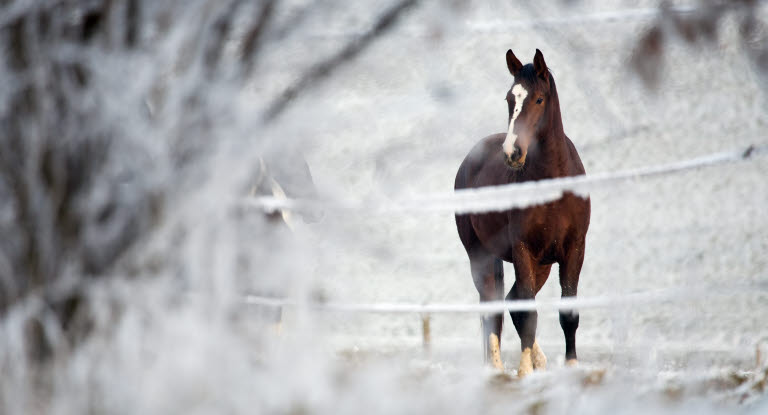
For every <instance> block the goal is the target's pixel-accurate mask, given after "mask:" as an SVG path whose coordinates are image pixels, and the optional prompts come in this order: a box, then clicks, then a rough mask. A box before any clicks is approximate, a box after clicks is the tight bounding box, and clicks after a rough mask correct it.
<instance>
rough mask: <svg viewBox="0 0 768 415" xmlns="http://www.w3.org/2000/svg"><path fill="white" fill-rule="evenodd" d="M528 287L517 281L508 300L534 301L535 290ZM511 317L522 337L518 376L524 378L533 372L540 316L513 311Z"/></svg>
mask: <svg viewBox="0 0 768 415" xmlns="http://www.w3.org/2000/svg"><path fill="white" fill-rule="evenodd" d="M515 269H517V267H515ZM526 285H527V284H521V283H520V280H518V281H516V282H515V284H514V285H513V286H512V289H511V290H510V291H509V294H507V300H508V301H515V300H532V299H533V298H534V292H533V288H532V287H530V288H529V287H526ZM509 315H510V316H511V317H512V323H514V325H515V329H516V330H517V335H518V336H520V349H521V350H522V352H521V354H520V366H519V368H518V369H517V375H518V376H519V377H523V376H526V375H528V374H530V373H531V372H533V345H534V343H535V342H536V325H537V322H538V318H539V314H538V312H536V311H511V312H510V313H509Z"/></svg>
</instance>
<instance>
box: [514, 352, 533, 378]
mask: <svg viewBox="0 0 768 415" xmlns="http://www.w3.org/2000/svg"><path fill="white" fill-rule="evenodd" d="M531 373H533V362H532V361H531V349H530V348H527V349H525V350H523V352H522V353H521V354H520V367H519V368H518V369H517V377H519V378H523V377H525V376H528V375H530V374H531Z"/></svg>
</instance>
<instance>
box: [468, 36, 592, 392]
mask: <svg viewBox="0 0 768 415" xmlns="http://www.w3.org/2000/svg"><path fill="white" fill-rule="evenodd" d="M506 60H507V68H508V69H509V72H510V74H512V76H513V77H514V81H513V83H512V86H511V87H510V89H509V91H508V92H507V96H506V101H507V105H508V110H509V117H508V119H507V132H506V133H499V134H494V135H491V136H488V137H485V138H483V139H482V140H480V142H478V143H477V144H476V145H475V146H474V147H473V148H472V150H471V151H470V152H469V154H468V155H467V156H466V158H465V159H464V161H463V162H462V163H461V166H460V167H459V170H458V172H457V173H456V181H455V185H454V189H457V190H458V189H466V188H477V187H481V186H495V185H504V184H509V183H521V182H528V181H536V180H545V179H552V178H557V177H566V176H578V175H583V174H585V171H584V166H583V165H582V163H581V159H580V158H579V154H578V152H577V151H576V147H575V146H574V145H573V142H572V141H571V140H570V139H569V138H568V136H566V135H565V132H564V131H563V121H562V118H561V113H560V101H559V98H558V95H557V87H556V86H555V79H554V77H553V76H552V73H551V72H550V70H549V69H548V68H547V64H546V62H545V61H544V55H543V54H542V53H541V51H540V50H538V49H536V54H535V56H534V58H533V63H532V64H531V63H529V64H526V65H523V64H522V63H521V62H520V60H518V59H517V57H515V54H514V53H513V52H512V50H511V49H510V50H508V51H507V54H506ZM590 206H591V205H590V200H589V198H588V197H587V198H582V197H580V196H577V195H575V194H573V193H571V192H565V193H564V194H563V196H562V197H561V198H560V199H558V200H556V201H552V202H549V203H545V204H541V205H536V206H530V207H526V208H515V209H510V210H506V211H502V212H486V213H477V214H457V215H456V228H457V230H458V233H459V238H460V239H461V242H462V244H463V245H464V248H465V249H466V251H467V255H468V256H469V262H470V269H471V273H472V280H473V282H474V285H475V288H477V292H478V293H479V294H480V302H485V301H501V300H502V296H503V294H504V292H503V290H504V268H503V261H507V262H510V263H512V265H513V266H514V270H515V282H514V284H513V285H512V288H511V289H510V291H509V293H508V294H507V296H506V299H507V300H508V301H514V300H533V299H534V298H535V297H536V294H537V293H538V292H539V290H541V287H542V286H543V285H544V283H545V282H546V280H547V278H548V277H549V271H550V268H551V267H552V264H554V263H558V265H559V269H560V288H561V295H562V297H563V298H571V297H576V292H577V288H578V284H579V274H580V273H581V267H582V264H583V262H584V249H585V240H586V235H587V229H588V228H589V220H590ZM510 316H511V317H512V322H513V324H514V326H515V329H516V330H517V334H518V335H519V336H520V343H521V350H522V353H521V355H520V365H519V368H518V376H519V377H524V376H526V375H528V374H530V373H532V372H533V370H534V369H536V370H539V369H540V370H544V369H546V363H547V358H546V356H545V355H544V352H543V351H542V350H541V347H540V346H539V344H538V342H537V341H536V324H537V319H538V314H537V312H536V311H510ZM502 321H503V314H502V313H498V314H491V315H486V316H483V317H482V328H483V345H484V350H485V354H484V359H485V362H486V364H487V363H488V362H489V360H490V363H491V364H492V365H493V366H494V367H495V368H497V369H500V370H503V369H504V367H503V364H502V362H501V349H500V347H501V345H500V339H501V328H502ZM560 326H561V327H562V329H563V333H564V335H565V358H566V364H567V365H568V366H575V365H576V364H577V362H578V361H577V356H576V329H577V328H578V326H579V314H578V312H577V311H576V310H560Z"/></svg>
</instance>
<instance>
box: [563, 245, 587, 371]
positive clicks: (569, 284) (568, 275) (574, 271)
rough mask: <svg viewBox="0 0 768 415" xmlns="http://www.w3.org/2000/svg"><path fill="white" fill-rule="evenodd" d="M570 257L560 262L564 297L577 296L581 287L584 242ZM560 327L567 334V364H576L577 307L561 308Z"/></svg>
mask: <svg viewBox="0 0 768 415" xmlns="http://www.w3.org/2000/svg"><path fill="white" fill-rule="evenodd" d="M569 254H570V255H569V256H568V258H567V259H566V260H565V261H563V262H562V263H560V289H561V290H562V298H575V297H576V292H577V290H578V287H579V274H580V273H581V265H582V264H583V263H584V244H581V246H580V247H579V248H578V249H573V250H572V251H571V252H570V253H569ZM560 327H562V328H563V334H564V335H565V364H566V365H567V366H576V364H577V362H578V360H577V357H576V329H577V328H578V327H579V312H578V311H577V310H576V309H571V310H560Z"/></svg>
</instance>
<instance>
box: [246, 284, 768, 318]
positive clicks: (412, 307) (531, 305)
mask: <svg viewBox="0 0 768 415" xmlns="http://www.w3.org/2000/svg"><path fill="white" fill-rule="evenodd" d="M766 288H768V287H765V286H760V285H755V286H744V287H731V288H728V289H723V288H722V287H717V288H697V289H691V288H685V289H682V288H676V289H665V290H655V291H647V292H638V293H631V294H622V295H610V296H596V297H588V298H578V297H567V298H556V299H546V300H517V301H488V302H481V303H477V304H456V303H432V304H414V303H337V302H311V301H306V302H302V301H297V300H294V299H284V298H274V297H264V296H258V295H247V296H246V297H245V299H244V301H245V303H246V304H248V305H254V306H266V307H296V308H301V307H303V308H307V309H312V310H317V311H326V312H359V313H399V314H402V313H405V314H445V313H454V314H490V313H500V312H504V311H536V310H572V309H594V308H631V307H639V306H650V305H654V304H659V303H665V302H669V301H673V300H674V301H676V302H677V303H678V304H679V303H690V302H697V301H711V299H712V298H716V297H731V296H734V295H754V294H761V293H766V292H767V291H766ZM705 299H706V300H705Z"/></svg>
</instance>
